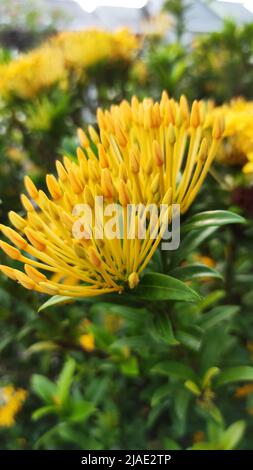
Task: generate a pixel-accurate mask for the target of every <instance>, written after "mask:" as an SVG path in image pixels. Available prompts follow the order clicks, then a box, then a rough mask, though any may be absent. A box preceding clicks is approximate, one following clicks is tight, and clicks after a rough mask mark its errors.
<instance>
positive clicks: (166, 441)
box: [163, 437, 182, 450]
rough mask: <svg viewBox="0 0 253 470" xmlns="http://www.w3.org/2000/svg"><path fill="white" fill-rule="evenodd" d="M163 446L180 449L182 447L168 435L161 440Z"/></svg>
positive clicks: (166, 448) (168, 448)
mask: <svg viewBox="0 0 253 470" xmlns="http://www.w3.org/2000/svg"><path fill="white" fill-rule="evenodd" d="M163 447H164V449H165V450H182V447H180V445H179V444H178V443H177V442H176V441H174V440H173V439H170V438H169V437H166V438H165V439H164V441H163Z"/></svg>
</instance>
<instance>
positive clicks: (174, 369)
mask: <svg viewBox="0 0 253 470" xmlns="http://www.w3.org/2000/svg"><path fill="white" fill-rule="evenodd" d="M151 372H152V373H154V374H161V375H167V376H169V377H170V376H172V377H177V378H178V379H182V380H193V381H195V380H196V376H195V374H194V372H193V370H192V369H191V368H190V367H188V366H186V365H185V364H183V363H182V362H177V361H163V362H159V363H158V364H156V365H155V366H154V367H152V369H151Z"/></svg>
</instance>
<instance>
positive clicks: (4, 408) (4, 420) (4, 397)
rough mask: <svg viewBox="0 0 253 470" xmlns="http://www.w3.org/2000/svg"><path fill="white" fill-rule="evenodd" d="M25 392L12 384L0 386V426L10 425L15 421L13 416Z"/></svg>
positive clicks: (24, 398)
mask: <svg viewBox="0 0 253 470" xmlns="http://www.w3.org/2000/svg"><path fill="white" fill-rule="evenodd" d="M26 397H27V392H26V391H25V390H23V389H22V388H19V389H15V388H14V387H13V386H12V385H7V386H5V387H0V427H10V426H13V425H14V423H15V416H16V414H17V413H18V412H19V411H20V409H21V408H22V405H23V402H24V401H25V400H26Z"/></svg>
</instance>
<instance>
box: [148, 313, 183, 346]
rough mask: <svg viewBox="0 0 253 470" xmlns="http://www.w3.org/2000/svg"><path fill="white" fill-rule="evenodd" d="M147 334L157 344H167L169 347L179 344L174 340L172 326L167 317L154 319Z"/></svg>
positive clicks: (159, 316)
mask: <svg viewBox="0 0 253 470" xmlns="http://www.w3.org/2000/svg"><path fill="white" fill-rule="evenodd" d="M149 332H150V334H151V335H152V337H153V338H154V339H155V341H157V342H158V343H161V342H162V343H165V344H168V345H169V346H175V345H177V344H179V341H178V340H177V339H176V338H175V335H174V332H173V328H172V324H171V321H170V319H169V317H168V315H166V316H165V315H163V316H162V315H158V316H157V317H155V319H154V320H153V323H152V325H151V327H150V329H149Z"/></svg>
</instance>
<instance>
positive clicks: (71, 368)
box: [57, 358, 76, 403]
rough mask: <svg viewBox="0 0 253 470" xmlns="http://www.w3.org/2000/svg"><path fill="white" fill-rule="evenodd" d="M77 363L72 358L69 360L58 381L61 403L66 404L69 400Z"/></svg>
mask: <svg viewBox="0 0 253 470" xmlns="http://www.w3.org/2000/svg"><path fill="white" fill-rule="evenodd" d="M75 368H76V363H75V361H74V359H72V358H70V359H68V360H67V362H66V364H65V365H64V367H63V369H62V371H61V373H60V375H59V378H58V381H57V389H58V397H59V399H60V402H61V403H65V401H66V400H67V399H68V395H69V391H70V387H71V383H72V381H73V376H74V373H75Z"/></svg>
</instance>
